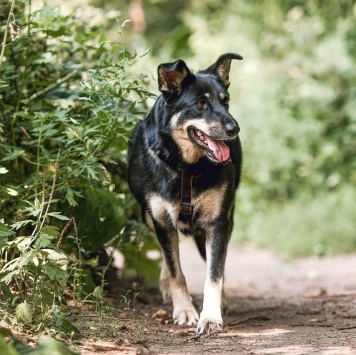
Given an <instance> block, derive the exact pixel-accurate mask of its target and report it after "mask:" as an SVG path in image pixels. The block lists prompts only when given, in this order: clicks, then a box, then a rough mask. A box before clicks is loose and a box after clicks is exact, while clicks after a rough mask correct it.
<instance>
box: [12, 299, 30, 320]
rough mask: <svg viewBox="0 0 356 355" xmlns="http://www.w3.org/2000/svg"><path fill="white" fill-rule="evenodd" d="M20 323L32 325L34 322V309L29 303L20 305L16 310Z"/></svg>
mask: <svg viewBox="0 0 356 355" xmlns="http://www.w3.org/2000/svg"><path fill="white" fill-rule="evenodd" d="M15 313H16V318H17V321H18V322H20V323H21V322H23V323H31V322H32V319H33V317H32V309H31V306H30V305H29V304H28V303H27V302H23V303H20V304H19V305H18V306H17V307H16V310H15Z"/></svg>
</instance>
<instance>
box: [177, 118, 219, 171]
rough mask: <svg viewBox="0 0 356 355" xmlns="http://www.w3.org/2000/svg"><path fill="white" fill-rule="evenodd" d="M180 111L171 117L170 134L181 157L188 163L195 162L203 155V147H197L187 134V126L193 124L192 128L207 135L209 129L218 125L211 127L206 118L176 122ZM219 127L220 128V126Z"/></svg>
mask: <svg viewBox="0 0 356 355" xmlns="http://www.w3.org/2000/svg"><path fill="white" fill-rule="evenodd" d="M180 115H181V113H178V114H176V115H174V116H173V117H172V120H171V127H172V136H173V138H174V139H175V141H176V142H177V144H178V146H179V148H180V150H181V153H182V155H183V159H184V160H185V161H186V162H187V163H190V164H194V163H196V162H197V161H198V160H199V159H201V158H202V157H203V156H204V154H205V153H204V151H203V149H201V148H199V147H198V146H197V145H196V144H194V143H193V142H192V141H191V140H190V139H189V136H188V127H190V126H193V127H194V128H196V129H198V130H200V131H202V132H203V133H205V134H207V135H209V132H210V130H211V129H214V128H215V129H216V128H220V126H217V127H212V126H211V125H209V124H208V123H207V121H206V119H204V118H201V119H194V120H185V121H184V123H183V124H178V119H179V117H180ZM220 129H221V128H220Z"/></svg>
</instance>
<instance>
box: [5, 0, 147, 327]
mask: <svg viewBox="0 0 356 355" xmlns="http://www.w3.org/2000/svg"><path fill="white" fill-rule="evenodd" d="M16 4H17V6H16V7H15V6H14V1H7V2H5V4H4V5H2V9H3V10H4V13H5V14H7V16H6V18H1V19H0V20H1V32H0V37H1V38H3V45H2V49H3V50H2V52H1V57H0V63H1V64H0V65H1V67H0V70H1V81H0V107H1V109H0V117H1V125H0V134H1V136H0V157H1V163H0V164H1V167H0V178H1V181H2V183H1V187H0V206H1V216H0V220H1V222H0V238H1V239H0V248H1V249H0V251H1V267H2V269H1V273H0V285H1V289H2V292H3V293H4V294H5V295H6V296H7V298H8V300H11V301H12V303H13V305H17V308H16V317H17V320H18V321H21V322H22V323H24V324H31V323H32V322H33V321H35V322H36V323H37V325H39V324H43V325H48V324H51V325H52V326H54V327H57V328H60V329H62V330H63V329H64V330H65V331H68V332H72V331H73V328H71V327H69V328H68V327H67V328H66V327H65V324H66V322H65V320H64V319H63V317H62V316H63V315H62V314H61V313H60V307H61V304H62V301H63V293H64V291H65V290H67V291H66V292H67V293H69V294H70V295H71V297H72V298H74V299H77V300H78V299H79V300H80V299H81V298H83V297H84V296H86V294H83V292H84V289H85V287H84V286H85V285H84V283H85V282H84V279H85V273H84V272H83V253H84V252H86V251H92V250H95V249H97V248H99V247H103V245H104V244H105V243H108V242H109V241H110V240H111V241H114V243H115V245H117V244H120V245H122V244H123V243H124V242H125V241H127V240H130V241H131V242H133V243H134V242H137V241H138V237H137V236H133V235H131V234H130V228H128V227H127V225H130V223H129V224H127V223H128V222H127V221H128V220H129V219H130V217H131V216H132V215H133V214H134V213H135V204H134V202H133V200H132V199H130V198H129V195H128V190H127V184H126V182H125V176H126V165H125V154H126V145H127V139H128V137H129V134H130V132H131V130H132V128H133V126H134V124H135V122H136V121H137V119H138V118H139V117H141V116H142V115H143V113H144V112H145V110H146V99H147V98H148V97H149V96H150V95H151V94H150V92H149V91H148V89H147V86H146V78H145V76H143V75H140V76H137V75H136V76H134V75H133V74H131V73H130V67H131V66H132V65H133V63H134V62H135V61H137V60H138V59H139V56H138V55H137V54H134V55H132V54H130V53H128V52H127V51H126V50H125V47H124V46H123V44H122V43H121V42H120V41H118V42H108V41H106V40H105V37H104V36H103V34H102V32H101V27H100V24H97V25H93V24H92V23H90V22H89V21H88V20H86V18H85V17H84V16H83V17H79V16H77V15H76V14H71V15H69V16H63V15H61V13H60V11H59V8H58V7H50V6H44V7H42V8H41V9H40V10H38V11H35V12H33V11H32V9H31V2H30V3H29V5H26V4H28V2H27V1H17V2H16ZM9 26H10V27H9ZM9 28H10V30H11V31H10V33H9V32H8V29H9ZM14 29H15V30H16V31H15V32H14ZM19 29H20V31H19ZM10 35H11V36H10ZM10 37H12V38H10ZM132 223H133V222H131V224H132ZM123 230H126V231H127V232H126V234H125V233H123ZM124 235H126V236H127V238H124ZM136 244H138V243H136ZM153 248H154V246H153ZM72 249H74V251H76V258H74V259H73V258H72V257H70V256H69V253H70V252H71V251H72ZM131 252H132V251H131V249H130V253H131ZM87 283H88V281H87ZM87 292H89V291H87ZM58 312H59V313H58ZM56 315H57V316H56Z"/></svg>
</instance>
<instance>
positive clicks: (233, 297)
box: [77, 239, 356, 355]
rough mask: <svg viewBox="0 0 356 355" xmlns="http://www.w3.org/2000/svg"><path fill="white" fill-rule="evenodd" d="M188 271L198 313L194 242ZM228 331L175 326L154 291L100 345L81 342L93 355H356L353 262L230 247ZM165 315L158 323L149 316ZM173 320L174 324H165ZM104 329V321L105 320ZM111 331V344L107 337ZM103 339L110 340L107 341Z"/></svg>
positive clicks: (199, 275) (121, 316) (91, 323)
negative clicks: (286, 256)
mask: <svg viewBox="0 0 356 355" xmlns="http://www.w3.org/2000/svg"><path fill="white" fill-rule="evenodd" d="M181 255H182V258H183V261H182V264H183V270H184V272H185V275H186V279H187V283H188V288H189V290H190V292H191V294H192V295H193V298H194V302H195V304H196V306H197V309H198V310H199V311H200V309H201V303H202V290H203V282H204V277H205V264H204V262H203V261H202V260H201V259H200V257H199V255H198V252H197V251H196V250H195V246H194V245H193V243H192V241H191V240H188V239H185V240H183V241H182V242H181ZM225 295H226V301H227V302H226V303H227V310H226V312H225V316H224V331H223V332H220V333H213V334H209V335H207V336H199V335H197V334H196V333H195V329H194V328H189V327H179V326H175V325H173V324H172V320H171V318H170V315H171V312H172V308H171V307H170V306H163V305H162V304H161V299H160V296H159V291H158V290H157V289H152V290H141V291H140V296H139V297H138V298H137V302H136V303H135V305H134V308H133V304H130V305H128V308H129V309H122V311H120V308H117V309H118V311H117V312H116V313H115V316H114V317H107V318H108V320H107V323H106V329H103V330H101V329H100V328H99V325H98V324H99V323H98V322H97V321H96V320H95V318H90V317H88V318H87V319H86V326H87V327H90V328H91V329H93V327H94V329H96V328H95V327H98V334H97V337H96V339H93V338H92V337H91V338H90V339H88V338H85V332H84V334H82V335H81V339H80V341H81V344H80V345H79V346H78V347H77V350H79V351H81V353H82V354H83V355H89V354H99V353H100V354H105V355H112V354H130V355H131V354H241V355H244V354H273V355H276V354H294V355H296V354H325V355H331V354H356V254H353V255H341V256H330V257H324V258H318V257H306V258H298V259H293V260H285V259H282V258H281V257H279V256H277V255H276V254H274V253H272V252H270V251H266V250H259V249H257V248H255V247H252V246H235V245H233V244H231V245H230V249H229V253H228V257H227V264H226V278H225ZM158 310H161V318H159V319H153V318H152V315H153V314H155V313H156V312H157V311H158ZM168 317H169V318H168ZM104 321H105V318H104ZM108 330H110V332H111V336H108V335H107V334H108ZM102 334H106V335H105V337H103V336H102Z"/></svg>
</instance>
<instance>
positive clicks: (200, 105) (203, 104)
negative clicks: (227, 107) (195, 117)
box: [195, 101, 205, 108]
mask: <svg viewBox="0 0 356 355" xmlns="http://www.w3.org/2000/svg"><path fill="white" fill-rule="evenodd" d="M195 106H196V107H198V108H203V107H204V106H205V102H204V101H197V102H196V103H195Z"/></svg>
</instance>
